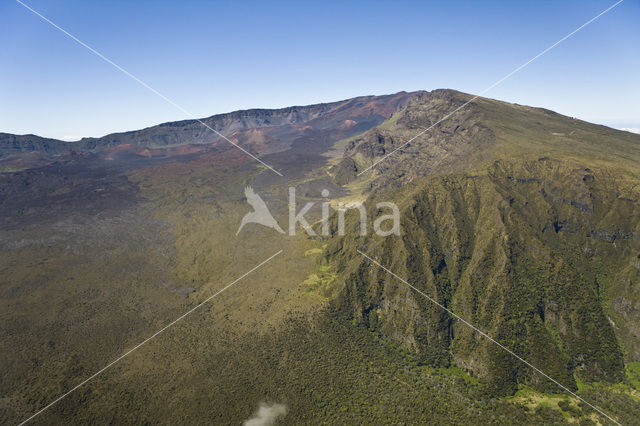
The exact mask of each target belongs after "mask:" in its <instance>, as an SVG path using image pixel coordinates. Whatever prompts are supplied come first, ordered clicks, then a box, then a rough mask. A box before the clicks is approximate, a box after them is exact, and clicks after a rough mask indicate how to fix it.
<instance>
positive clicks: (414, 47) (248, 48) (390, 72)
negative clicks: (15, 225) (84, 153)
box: [0, 0, 640, 139]
mask: <svg viewBox="0 0 640 426" xmlns="http://www.w3.org/2000/svg"><path fill="white" fill-rule="evenodd" d="M23 1H24V2H25V3H27V4H29V5H30V6H31V7H33V8H34V9H36V10H38V11H39V12H40V13H42V14H43V15H45V16H47V17H48V18H49V19H51V20H52V21H53V22H55V23H56V24H58V25H60V26H61V27H63V28H64V29H66V30H67V31H69V32H70V33H72V34H74V35H75V36H77V37H78V38H79V39H81V40H82V41H84V42H85V43H87V44H89V45H90V46H92V47H93V48H95V49H96V50H98V51H100V52H101V53H103V54H104V55H105V56H107V57H109V58H110V59H112V60H113V61H114V62H116V63H118V64H119V65H121V66H122V67H123V68H125V69H127V70H128V71H130V72H131V73H133V74H135V75H136V76H138V77H139V78H140V79H142V80H144V81H145V82H147V83H148V84H149V85H151V86H152V87H154V88H155V89H157V90H158V91H160V92H161V93H163V94H165V95H166V96H167V97H169V98H171V99H172V100H174V101H175V102H176V103H178V104H180V105H181V106H183V107H184V108H186V109H187V110H189V111H190V112H192V113H194V114H195V115H196V116H198V117H206V116H209V115H213V114H216V113H222V112H228V111H232V110H237V109H246V108H252V107H264V108H276V107H284V106H289V105H305V104H312V103H318V102H326V101H334V100H340V99H345V98H350V97H354V96H359V95H366V94H386V93H394V92H398V91H401V90H406V91H412V90H419V89H425V90H432V89H436V88H453V89H457V90H461V91H464V92H468V93H478V92H480V91H482V90H483V89H485V88H486V87H487V86H489V85H491V84H492V83H493V82H495V81H496V80H498V79H499V78H501V77H503V76H504V75H505V74H507V73H509V72H510V71H512V70H513V69H514V68H516V67H517V66H519V65H520V64H522V63H523V62H525V61H527V60H528V59H530V58H531V57H533V56H534V55H536V54H537V53H539V52H540V51H542V50H543V49H545V48H546V47H548V46H549V45H551V44H553V43H554V42H556V41H557V40H559V39H560V38H562V37H563V36H565V35H566V34H568V33H569V32H571V31H572V30H574V29H575V28H577V27H579V26H580V25H582V24H583V23H584V22H586V21H587V20H589V19H590V18H592V17H593V16H595V15H597V14H598V13H599V12H601V11H602V10H604V9H606V8H607V7H608V6H610V5H611V4H613V3H614V2H615V1H614V0H608V1H605V0H579V1H531V2H525V1H502V2H498V1H495V2H484V1H483V2H479V1H447V2H438V3H435V2H409V1H393V2H391V1H388V2H387V1H384V2H383V1H363V2H356V1H350V2H349V1H339V2H327V1H323V2H318V3H317V4H307V3H306V2H305V3H303V2H293V1H292V2H246V1H233V2H227V3H221V2H220V3H218V2H205V1H175V2H169V1H157V0H155V1H137V2H133V1H119V0H116V1H104V2H97V1H86V0H85V1H79V0H68V1H59V0H57V1H43V0H23ZM0 20H1V24H0V40H1V47H0V132H10V133H19V134H24V133H35V134H38V135H43V136H49V137H56V138H65V139H74V138H76V139H77V138H79V137H81V136H101V135H104V134H107V133H110V132H115V131H123V130H133V129H138V128H142V127H146V126H150V125H153V124H158V123H161V122H166V121H173V120H180V119H185V118H188V116H187V115H186V114H184V113H183V112H181V111H180V110H177V109H176V108H175V107H173V106H171V105H169V104H167V103H166V102H165V101H163V100H162V99H160V98H159V97H157V96H156V95H155V94H153V93H151V92H149V91H148V90H147V89H145V88H144V87H142V86H140V85H139V84H138V83H136V82H135V81H133V80H131V79H130V78H129V77H127V76H126V75H124V74H122V73H121V72H120V71H118V70H116V69H115V68H113V67H112V66H111V65H109V64H107V63H105V62H104V61H102V60H101V59H99V58H98V57H96V56H95V55H94V54H92V53H91V52H89V51H88V50H86V49H85V48H83V47H81V46H80V45H78V44H77V43H75V42H74V41H72V40H71V39H69V38H68V37H67V36H65V35H64V34H62V33H61V32H59V31H58V30H56V29H55V28H53V27H51V26H50V25H49V24H47V23H45V22H44V21H42V20H41V19H40V18H39V17H37V16H35V15H34V14H33V13H31V12H30V11H28V10H27V9H25V8H24V7H22V6H21V5H20V4H18V3H16V2H15V1H13V0H2V1H1V2H0ZM486 96H488V97H492V98H496V99H501V100H507V101H511V102H517V103H521V104H527V105H534V106H542V107H546V108H550V109H553V110H556V111H558V112H560V113H563V114H566V115H569V116H573V117H578V118H581V119H585V120H589V121H594V122H598V123H603V124H607V125H611V126H612V127H629V128H640V2H639V1H638V0H625V1H624V2H623V3H622V4H620V5H619V6H618V7H616V8H615V9H613V10H612V11H610V12H609V13H607V14H606V15H604V16H602V17H601V18H600V19H598V20H597V21H595V22H594V23H592V24H591V25H589V26H588V27H586V28H585V29H584V30H582V31H580V32H579V33H577V34H576V35H574V36H573V37H572V38H570V39H568V40H567V41H565V42H564V43H562V44H561V45H559V46H558V47H556V48H555V49H554V50H552V51H550V52H549V53H547V54H546V55H544V56H543V57H541V58H540V59H538V60H537V61H536V62H534V63H532V64H531V65H529V66H528V67H527V68H525V69H523V70H522V71H521V72H519V73H518V74H516V75H515V76H513V77H512V78H510V79H509V80H507V81H505V82H504V83H503V84H501V85H500V86H498V87H496V88H495V89H493V90H491V91H490V92H488V93H487V94H486Z"/></svg>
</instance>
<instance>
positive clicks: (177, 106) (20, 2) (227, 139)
mask: <svg viewBox="0 0 640 426" xmlns="http://www.w3.org/2000/svg"><path fill="white" fill-rule="evenodd" d="M16 2H17V3H19V4H20V5H22V6H23V7H24V8H25V9H28V10H30V11H31V12H33V13H34V14H35V15H37V16H39V17H40V18H41V19H42V20H43V21H45V22H47V23H49V24H51V25H52V26H53V27H55V28H56V29H58V30H60V31H61V32H62V33H64V34H65V35H66V36H68V37H69V38H71V39H72V40H73V41H75V42H76V43H78V44H79V45H81V46H83V47H85V48H87V49H88V50H89V51H91V53H93V54H95V55H96V56H98V57H99V58H100V59H102V60H103V61H105V62H106V63H108V64H110V65H113V66H114V67H115V68H117V69H118V70H119V71H121V72H122V73H123V74H125V75H126V76H128V77H130V78H131V79H133V80H135V81H136V82H138V83H139V84H140V85H142V86H144V87H145V88H147V89H148V90H150V91H151V92H153V93H155V94H156V95H158V96H159V97H160V98H162V99H163V100H165V101H166V102H168V103H169V104H171V105H173V106H174V107H175V108H177V109H179V110H180V111H182V112H183V113H185V114H187V115H188V116H189V117H191V118H192V119H193V120H195V121H197V122H198V123H200V124H202V125H203V126H204V127H206V128H207V129H209V130H211V131H212V132H213V133H215V134H216V135H218V136H220V137H221V138H222V139H224V140H226V141H227V142H229V143H230V144H231V145H233V146H235V147H236V148H238V149H239V150H240V151H242V152H244V153H245V154H247V155H248V156H250V157H251V158H253V159H254V160H256V161H257V162H259V163H260V164H262V165H263V166H265V167H266V168H268V169H269V170H271V171H272V172H274V173H275V174H277V175H278V176H282V173H280V172H279V171H277V170H276V169H274V168H273V167H271V166H270V165H268V164H267V163H265V162H264V161H262V160H261V159H259V158H258V157H256V156H255V155H253V154H252V153H250V152H249V151H247V150H246V149H244V148H243V147H241V146H240V145H238V144H237V143H235V142H233V141H231V140H230V139H229V138H227V137H226V136H225V135H223V134H222V133H220V132H219V131H217V130H216V129H214V128H213V127H211V126H209V125H208V124H207V123H205V122H204V121H202V120H201V119H199V118H198V117H196V116H195V115H194V114H192V113H191V112H189V111H187V110H186V109H184V108H183V107H182V106H180V105H178V104H177V103H175V102H174V101H172V100H171V99H169V98H167V97H166V96H165V95H163V94H162V93H160V92H158V91H157V90H156V89H154V88H153V87H151V86H149V85H148V84H147V83H145V82H144V81H142V80H140V79H139V78H138V77H136V76H135V75H133V74H131V73H130V72H129V71H127V70H125V69H124V68H122V67H121V66H120V65H118V64H116V63H115V62H113V61H112V60H111V59H109V58H107V57H106V56H104V55H103V54H102V53H100V52H98V51H97V50H95V49H94V48H93V47H91V46H89V45H88V44H86V43H84V42H83V41H82V40H80V39H78V38H77V37H76V36H74V35H73V34H71V33H69V32H68V31H66V30H65V29H64V28H61V27H60V26H58V25H57V24H56V23H54V22H53V21H51V20H50V19H49V18H47V17H46V16H43V15H42V14H40V13H39V12H38V11H36V10H34V9H32V8H31V7H30V6H28V5H27V4H25V3H23V2H22V1H20V0H16Z"/></svg>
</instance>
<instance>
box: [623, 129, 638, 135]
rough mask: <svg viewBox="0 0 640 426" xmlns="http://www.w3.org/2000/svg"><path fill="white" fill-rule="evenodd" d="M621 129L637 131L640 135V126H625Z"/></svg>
mask: <svg viewBox="0 0 640 426" xmlns="http://www.w3.org/2000/svg"><path fill="white" fill-rule="evenodd" d="M620 130H624V131H625V132H631V133H637V134H639V135H640V127H623V128H621V129H620Z"/></svg>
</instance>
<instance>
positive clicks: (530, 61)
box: [16, 0, 624, 176]
mask: <svg viewBox="0 0 640 426" xmlns="http://www.w3.org/2000/svg"><path fill="white" fill-rule="evenodd" d="M16 1H18V0H16ZM623 1H624V0H619V1H618V2H616V3H614V4H612V5H611V6H609V7H608V8H606V9H605V10H603V11H602V12H600V13H599V14H597V15H596V16H594V17H593V18H591V19H589V20H588V21H587V22H585V23H584V24H582V25H580V26H579V27H578V28H576V29H575V30H573V31H571V32H570V33H569V34H567V35H566V36H564V37H562V38H561V39H560V40H558V41H556V42H555V43H553V44H552V45H551V46H549V47H547V48H546V49H544V50H543V51H542V52H540V53H538V54H537V55H536V56H534V57H533V58H531V59H529V60H528V61H527V62H525V63H524V64H522V65H520V66H519V67H517V68H516V69H514V70H513V71H511V72H510V73H509V74H507V75H505V76H504V77H502V78H501V79H500V80H498V81H496V82H495V83H493V84H492V85H491V86H489V87H487V88H486V89H484V90H483V91H481V92H480V93H479V94H477V95H475V96H474V97H472V98H471V99H469V100H468V101H467V102H465V103H464V104H462V105H460V106H459V107H458V108H456V109H454V110H453V111H451V112H450V113H448V114H447V115H445V116H444V117H442V118H441V119H440V120H438V121H436V122H435V123H433V124H432V125H431V126H429V127H427V128H426V129H424V130H423V131H421V132H420V133H418V134H417V135H415V136H414V137H412V138H411V139H409V140H408V141H407V142H405V143H403V144H402V145H400V146H398V147H397V148H395V149H394V150H393V151H391V152H390V153H388V154H386V155H385V156H384V157H382V158H381V159H379V160H378V161H376V162H375V163H373V164H372V165H370V166H369V167H367V168H366V169H364V170H363V171H361V172H360V173H358V176H360V175H361V174H363V173H366V172H368V171H369V170H371V169H372V168H374V167H375V166H377V165H378V164H380V163H381V162H383V161H384V160H386V159H387V158H389V157H390V156H391V155H393V154H394V153H395V152H396V151H398V150H400V149H402V148H404V147H405V146H407V145H409V144H410V143H411V142H413V141H414V140H416V139H417V138H419V137H420V136H422V135H424V134H425V133H427V132H428V131H429V130H431V129H433V128H434V127H435V126H437V125H438V124H440V123H442V122H443V121H445V120H446V119H448V118H449V117H451V116H452V115H454V114H455V113H456V112H458V111H460V110H461V109H462V108H464V107H466V106H467V105H469V104H470V103H471V102H473V101H475V100H476V99H478V98H479V97H481V96H482V95H484V94H485V93H487V92H488V91H489V90H491V89H493V88H494V87H496V86H498V85H499V84H501V83H502V82H504V81H505V80H507V79H508V78H510V77H511V76H513V75H514V74H516V73H517V72H518V71H520V70H522V69H523V68H525V67H526V66H527V65H529V64H531V63H532V62H533V61H535V60H537V59H538V58H540V57H541V56H542V55H544V54H545V53H547V52H549V51H550V50H551V49H553V48H554V47H556V46H557V45H559V44H560V43H562V42H563V41H565V40H566V39H568V38H569V37H571V36H573V35H574V34H575V33H577V32H578V31H580V30H582V29H583V28H584V27H586V26H587V25H589V24H591V23H592V22H593V21H595V20H596V19H598V18H600V17H601V16H602V15H604V14H605V13H607V12H609V11H610V10H611V9H613V8H614V7H616V6H618V5H619V4H620V3H622V2H623Z"/></svg>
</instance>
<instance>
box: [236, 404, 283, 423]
mask: <svg viewBox="0 0 640 426" xmlns="http://www.w3.org/2000/svg"><path fill="white" fill-rule="evenodd" d="M287 411H288V410H287V406H286V405H284V404H265V403H264V402H262V403H260V406H259V407H258V411H256V413H255V414H254V415H253V417H251V418H250V419H249V420H246V421H245V422H244V426H272V425H273V424H275V422H276V420H277V419H278V417H280V416H284V415H286V414H287Z"/></svg>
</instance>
